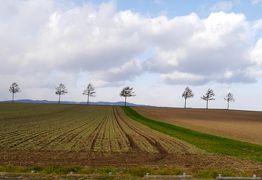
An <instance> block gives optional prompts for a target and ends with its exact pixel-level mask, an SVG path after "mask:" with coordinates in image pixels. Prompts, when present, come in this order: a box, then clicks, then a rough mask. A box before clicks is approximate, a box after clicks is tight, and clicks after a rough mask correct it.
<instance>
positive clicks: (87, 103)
mask: <svg viewBox="0 0 262 180" xmlns="http://www.w3.org/2000/svg"><path fill="white" fill-rule="evenodd" d="M87 104H88V105H89V95H87Z"/></svg>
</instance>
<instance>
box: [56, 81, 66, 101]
mask: <svg viewBox="0 0 262 180" xmlns="http://www.w3.org/2000/svg"><path fill="white" fill-rule="evenodd" d="M55 90H56V91H55V94H56V95H58V96H59V99H58V104H60V96H61V95H64V94H66V93H67V90H66V87H65V85H64V84H62V83H60V84H59V86H58V87H56V88H55Z"/></svg>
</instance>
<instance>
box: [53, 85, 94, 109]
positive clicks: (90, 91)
mask: <svg viewBox="0 0 262 180" xmlns="http://www.w3.org/2000/svg"><path fill="white" fill-rule="evenodd" d="M66 93H68V91H67V89H66V87H65V85H64V84H63V83H60V84H59V85H58V86H57V87H56V88H55V94H56V95H58V104H60V102H61V101H60V99H61V95H64V94H66ZM95 93H96V92H95V88H94V87H93V85H92V84H91V83H89V84H88V85H87V87H86V88H85V89H84V91H83V93H82V94H83V95H85V96H87V99H86V104H89V98H90V97H94V96H95Z"/></svg>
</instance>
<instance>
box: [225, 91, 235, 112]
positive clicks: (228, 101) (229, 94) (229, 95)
mask: <svg viewBox="0 0 262 180" xmlns="http://www.w3.org/2000/svg"><path fill="white" fill-rule="evenodd" d="M224 99H225V101H227V110H228V109H229V103H230V102H234V101H235V99H234V96H233V94H232V93H230V92H229V93H227V94H226V97H225V98H224Z"/></svg>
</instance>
